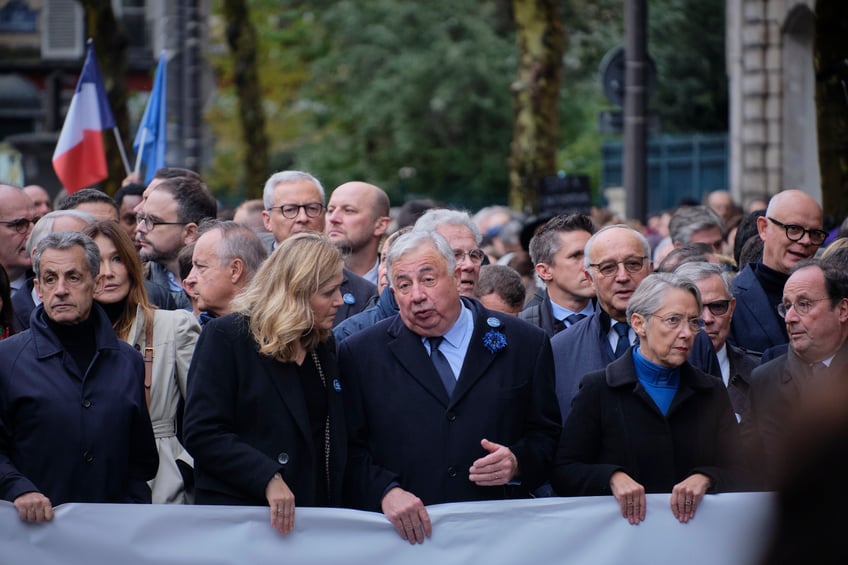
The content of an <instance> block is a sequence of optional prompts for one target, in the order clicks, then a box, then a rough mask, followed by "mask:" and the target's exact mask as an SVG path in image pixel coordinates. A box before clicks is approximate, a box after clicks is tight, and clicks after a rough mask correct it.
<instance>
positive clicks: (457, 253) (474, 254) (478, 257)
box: [453, 249, 486, 265]
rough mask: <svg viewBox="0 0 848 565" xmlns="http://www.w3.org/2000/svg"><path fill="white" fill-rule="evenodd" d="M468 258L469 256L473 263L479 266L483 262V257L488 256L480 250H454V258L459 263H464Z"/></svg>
mask: <svg viewBox="0 0 848 565" xmlns="http://www.w3.org/2000/svg"><path fill="white" fill-rule="evenodd" d="M466 256H468V258H469V259H470V260H471V262H472V263H474V264H475V265H479V264H481V263H482V262H483V257H485V256H486V255H485V253H483V251H482V250H480V249H472V250H471V251H463V250H462V249H454V250H453V258H454V259H456V262H457V263H462V261H463V260H464V259H465V257H466Z"/></svg>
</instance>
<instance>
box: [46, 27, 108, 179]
mask: <svg viewBox="0 0 848 565" xmlns="http://www.w3.org/2000/svg"><path fill="white" fill-rule="evenodd" d="M114 127H115V118H114V117H113V116H112V109H111V108H110V107H109V100H108V98H107V97H106V88H105V87H104V86H103V78H102V77H101V76H100V68H99V67H98V66H97V58H96V57H95V55H94V47H93V46H92V45H91V44H89V46H88V54H87V55H86V57H85V64H84V65H83V67H82V74H80V77H79V81H78V82H77V89H76V91H75V92H74V97H73V98H71V105H70V107H69V108H68V114H67V115H66V116H65V124H64V125H63V126H62V133H61V134H59V143H58V144H57V145H56V151H54V152H53V169H54V170H55V171H56V176H57V177H59V180H60V181H62V185H64V187H65V189H66V190H67V191H68V194H73V193H74V192H76V191H77V190H79V189H81V188H85V187H87V186H91V185H92V184H94V183H97V182H100V181H102V180H103V179H105V178H107V177H108V176H109V172H108V169H107V168H106V154H105V153H104V150H103V133H102V132H103V130H107V129H112V128H114Z"/></svg>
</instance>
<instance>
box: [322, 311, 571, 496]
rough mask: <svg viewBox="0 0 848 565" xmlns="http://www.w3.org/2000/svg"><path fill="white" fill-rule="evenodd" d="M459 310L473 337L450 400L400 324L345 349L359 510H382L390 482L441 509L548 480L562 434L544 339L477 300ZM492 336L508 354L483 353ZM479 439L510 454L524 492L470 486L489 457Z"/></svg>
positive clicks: (392, 322)
mask: <svg viewBox="0 0 848 565" xmlns="http://www.w3.org/2000/svg"><path fill="white" fill-rule="evenodd" d="M463 303H464V304H465V306H466V307H468V308H469V309H470V310H471V311H472V313H473V316H474V332H473V334H472V337H471V342H470V344H469V346H468V352H467V354H466V358H465V362H464V363H463V365H462V371H461V372H460V375H459V379H458V381H457V384H456V389H455V390H454V393H453V396H452V397H451V398H448V396H447V392H446V391H445V389H444V386H443V385H442V382H441V380H440V379H439V375H438V373H437V372H436V369H435V368H434V366H433V363H432V361H431V360H430V358H429V357H428V355H427V350H426V349H425V348H424V345H423V344H422V343H421V337H420V336H418V335H417V334H414V333H412V332H411V331H410V330H409V329H408V328H407V327H406V326H405V325H404V324H403V321H402V320H401V318H400V316H393V317H391V318H388V319H386V320H383V321H381V322H379V323H378V324H377V325H375V326H372V327H371V328H368V329H365V330H362V331H361V332H359V333H356V334H354V335H352V336H351V337H349V338H347V339H346V340H345V341H344V342H343V343H342V344H341V345H340V347H339V366H340V367H341V375H342V377H343V379H344V382H345V386H346V392H345V401H346V405H345V408H346V411H347V418H348V430H349V433H350V438H351V444H350V460H349V466H348V470H349V473H348V477H349V484H348V495H349V499H350V502H351V503H352V504H353V505H354V506H355V507H358V508H362V509H366V510H379V509H380V503H381V501H382V498H383V495H384V494H385V491H386V488H387V487H388V486H390V485H391V484H393V483H397V484H398V485H399V486H401V487H402V488H404V489H406V490H408V491H410V492H412V493H413V494H415V495H416V496H418V497H419V498H420V499H421V500H422V501H423V502H424V504H437V503H442V502H457V501H469V500H492V499H503V498H516V497H523V496H527V495H528V493H530V492H531V491H532V490H533V489H535V488H536V487H538V486H539V485H540V484H542V483H543V482H544V481H545V480H546V479H547V477H548V474H549V471H550V469H551V465H552V462H553V456H554V452H555V450H556V444H557V440H558V437H559V432H560V416H559V410H558V409H557V405H556V400H555V398H554V381H553V361H552V358H551V347H550V341H549V339H548V336H547V335H546V334H545V332H543V331H542V330H540V329H539V328H534V327H532V326H530V325H529V324H526V323H524V322H522V321H521V320H518V319H517V318H513V317H510V316H507V315H505V314H501V313H499V312H492V311H490V310H487V309H485V308H484V307H483V306H482V305H480V304H479V303H478V302H476V301H474V300H467V299H463ZM492 319H493V320H497V321H499V322H500V326H499V327H497V328H493V327H492V326H493V325H497V322H493V323H489V322H488V321H489V320H492ZM490 331H494V332H500V333H502V335H503V336H504V337H505V338H506V342H507V345H506V347H504V348H503V349H501V350H499V351H496V352H492V351H490V350H489V349H487V348H486V347H485V345H484V336H485V335H486V334H487V333H488V332H490ZM483 438H486V439H488V440H490V441H492V442H495V443H499V444H502V445H506V446H507V447H509V448H510V449H511V450H512V452H513V453H514V454H515V457H516V459H517V460H518V468H519V473H520V475H519V477H518V480H519V481H520V484H516V485H505V486H500V487H481V486H477V485H475V484H474V483H472V482H471V481H470V480H469V479H468V472H469V468H470V467H471V465H472V464H473V462H474V461H475V460H476V459H478V458H480V457H483V456H485V455H486V454H487V452H486V451H485V450H484V449H483V448H482V447H481V445H480V440H482V439H483Z"/></svg>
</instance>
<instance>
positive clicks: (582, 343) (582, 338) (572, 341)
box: [551, 309, 721, 422]
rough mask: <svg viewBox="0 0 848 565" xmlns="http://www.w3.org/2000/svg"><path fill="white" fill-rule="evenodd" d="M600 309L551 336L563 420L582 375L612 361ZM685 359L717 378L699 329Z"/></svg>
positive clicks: (714, 363)
mask: <svg viewBox="0 0 848 565" xmlns="http://www.w3.org/2000/svg"><path fill="white" fill-rule="evenodd" d="M599 312H600V309H596V310H595V313H594V314H592V315H591V316H589V317H588V318H584V319H582V320H580V321H579V322H577V323H576V324H574V325H573V326H571V327H570V328H567V329H565V330H563V331H561V332H559V333H558V334H556V335H555V336H554V337H552V338H551V347H553V350H554V367H555V368H556V395H557V400H558V401H559V409H560V412H561V413H562V420H563V422H564V421H565V419H566V418H567V417H568V413H569V412H570V411H571V401H572V399H574V395H575V394H577V389H578V388H579V386H580V381H581V380H582V379H583V376H584V375H586V374H587V373H590V372H592V371H598V370H601V369H605V368H606V366H607V365H609V364H610V363H612V362H613V361H615V355H614V353H613V351H612V348H611V347H610V344H609V339H608V334H607V332H605V331H604V330H603V328H601V320H600V315H599ZM689 362H690V363H691V364H692V365H693V366H695V367H697V368H699V369H701V370H702V371H703V372H705V373H709V374H711V375H713V376H715V377H717V378H718V379H721V367H720V366H719V364H718V359H717V358H716V354H715V350H714V349H713V345H712V342H710V338H709V336H708V335H707V334H706V333H704V332H703V331H700V332H698V335H696V336H695V343H694V344H692V351H691V352H690V353H689Z"/></svg>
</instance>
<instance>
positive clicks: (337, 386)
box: [333, 379, 342, 392]
mask: <svg viewBox="0 0 848 565" xmlns="http://www.w3.org/2000/svg"><path fill="white" fill-rule="evenodd" d="M333 390H335V391H336V392H341V391H342V383H340V382H339V379H333Z"/></svg>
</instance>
